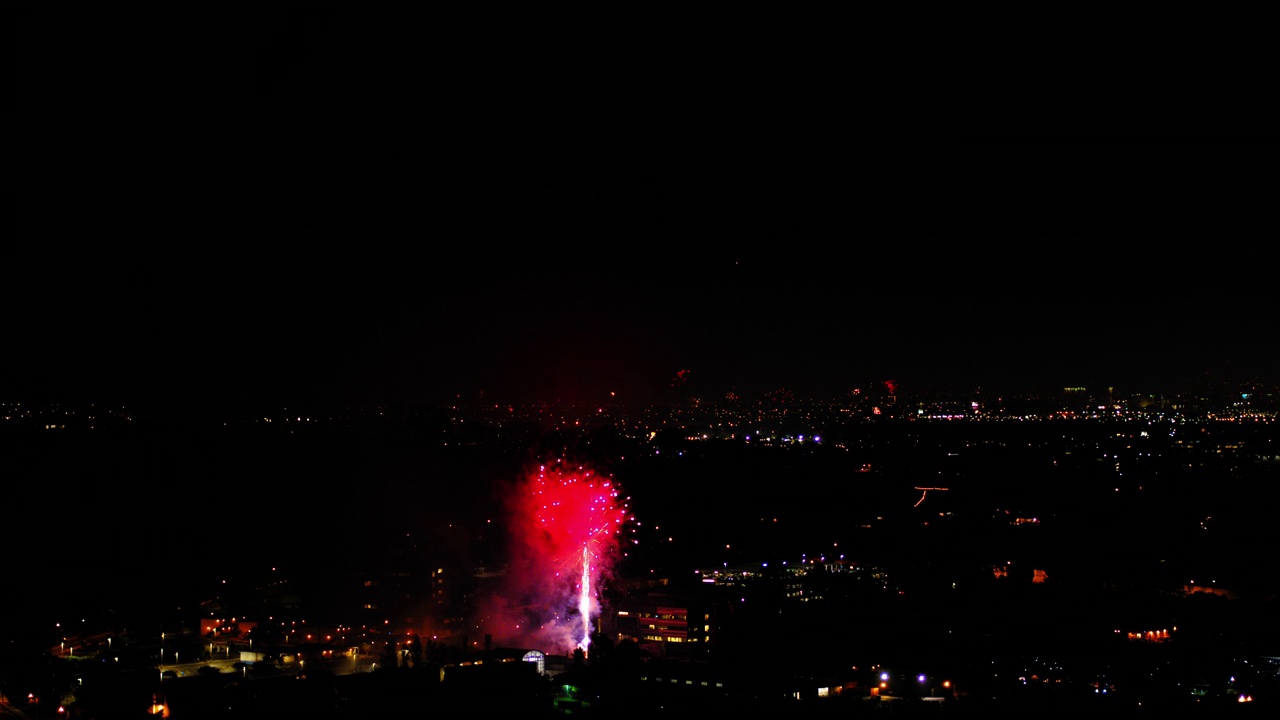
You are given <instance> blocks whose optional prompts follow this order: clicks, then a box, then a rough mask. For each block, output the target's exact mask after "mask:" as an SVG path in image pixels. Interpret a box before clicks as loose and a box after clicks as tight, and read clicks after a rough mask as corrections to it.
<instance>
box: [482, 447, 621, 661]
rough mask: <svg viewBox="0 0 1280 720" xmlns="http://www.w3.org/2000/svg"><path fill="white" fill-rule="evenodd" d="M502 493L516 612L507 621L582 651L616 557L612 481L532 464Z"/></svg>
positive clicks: (526, 633) (529, 634)
mask: <svg viewBox="0 0 1280 720" xmlns="http://www.w3.org/2000/svg"><path fill="white" fill-rule="evenodd" d="M509 499H510V511H511V518H510V522H509V528H510V531H511V540H512V555H513V566H512V572H511V573H510V577H509V579H508V586H507V588H506V592H507V593H509V594H510V597H511V598H513V601H514V603H515V605H516V606H518V607H519V608H520V613H519V615H520V617H519V618H508V620H507V622H508V623H509V624H512V626H513V627H514V626H516V625H518V626H519V627H520V629H521V630H520V633H519V636H520V637H521V638H522V639H524V640H526V641H530V640H531V641H534V642H541V643H548V644H551V645H553V646H555V647H556V649H558V650H562V651H565V652H568V651H571V650H573V649H575V648H578V649H581V650H582V651H583V652H584V653H585V652H586V651H587V646H588V645H589V643H590V638H591V628H592V621H593V620H594V619H595V618H597V617H599V615H600V600H599V598H598V596H597V593H598V589H599V587H600V585H601V581H602V580H603V579H605V578H607V577H609V576H610V575H611V574H612V572H613V569H614V565H615V563H616V562H617V560H618V559H619V558H620V556H621V545H622V542H623V535H624V533H625V532H626V531H627V521H628V520H629V519H630V516H629V511H628V509H627V507H626V503H625V501H624V500H623V499H621V498H619V496H618V488H617V486H616V484H615V483H613V482H612V481H611V480H609V479H607V478H601V477H598V476H597V475H596V474H595V472H594V471H592V470H591V469H588V468H584V467H581V466H578V467H572V468H571V467H566V466H565V464H564V463H552V464H550V465H542V466H540V467H538V468H537V469H536V470H535V471H533V472H531V473H529V474H528V476H527V477H526V478H525V479H524V481H523V482H522V483H521V484H520V485H519V486H518V488H517V491H516V492H515V493H513V494H512V496H511V497H510V498H509ZM505 614H506V615H508V616H509V615H511V611H510V609H508V610H507V611H506V613H505Z"/></svg>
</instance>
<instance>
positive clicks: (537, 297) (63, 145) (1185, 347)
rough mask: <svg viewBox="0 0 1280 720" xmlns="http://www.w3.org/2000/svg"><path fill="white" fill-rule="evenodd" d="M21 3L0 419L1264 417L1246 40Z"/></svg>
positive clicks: (959, 26) (1252, 56)
mask: <svg viewBox="0 0 1280 720" xmlns="http://www.w3.org/2000/svg"><path fill="white" fill-rule="evenodd" d="M15 7H16V9H15V10H14V11H13V12H14V15H13V18H12V19H14V20H15V22H12V23H8V24H7V28H8V29H7V30H6V31H5V32H6V34H7V35H9V37H6V39H5V40H6V48H7V49H6V50H5V53H6V58H7V59H8V60H9V61H10V62H9V63H8V67H9V68H10V69H11V71H12V72H13V74H14V75H15V76H16V77H15V83H14V84H13V89H12V90H11V91H10V93H9V95H10V100H11V101H13V100H16V101H17V102H9V103H7V104H8V105H9V106H10V107H11V108H14V109H13V110H11V113H12V117H11V119H12V120H13V121H14V124H13V125H12V126H11V127H12V130H11V131H10V132H9V133H8V135H7V138H8V141H7V142H6V146H7V147H6V150H5V151H4V152H5V175H6V179H7V182H6V188H7V189H6V194H5V199H4V209H5V213H4V218H5V220H4V222H5V225H6V232H5V235H6V236H7V241H6V243H5V247H6V248H8V249H7V250H6V252H5V258H4V262H3V263H0V281H2V282H3V288H2V291H3V294H4V303H3V305H2V306H0V322H2V323H3V327H4V336H3V341H2V342H3V344H2V345H0V396H6V397H7V396H12V397H18V398H22V399H39V398H52V399H85V398H88V399H93V398H102V399H112V400H121V401H126V402H135V403H137V402H147V403H152V402H154V403H174V404H180V403H186V402H197V403H230V402H236V401H242V400H243V401H260V402H268V403H274V402H286V403H310V402H322V403H331V402H343V403H349V402H350V403H354V402H360V403H372V402H405V403H412V402H437V401H440V400H442V399H444V398H448V397H451V396H454V395H456V394H462V395H463V396H464V397H472V398H474V397H478V396H480V394H481V393H483V394H484V397H486V398H493V399H495V400H498V401H501V400H504V399H512V400H526V399H541V400H555V399H559V400H566V401H574V402H599V401H603V400H606V399H607V398H609V397H610V396H609V395H608V393H610V392H616V393H617V396H615V397H616V399H617V400H618V401H627V400H636V401H640V402H647V401H651V400H655V399H663V398H669V397H670V396H671V388H670V383H671V381H672V379H673V378H674V377H675V375H676V373H677V372H678V371H680V370H688V371H690V373H689V375H688V377H689V378H690V380H689V382H690V383H695V384H696V387H697V389H698V390H699V391H700V392H705V393H707V394H710V395H712V396H717V395H719V394H722V393H724V392H727V391H735V392H738V393H740V394H742V395H744V396H751V395H754V394H758V393H761V392H767V391H769V390H773V389H778V388H788V389H791V390H793V391H794V392H797V393H798V394H834V393H841V392H845V391H847V390H848V389H850V388H853V387H858V386H865V385H866V384H867V383H872V382H878V381H880V380H885V379H890V378H893V379H896V380H898V381H899V382H900V383H909V384H913V385H924V384H930V383H955V384H960V385H975V384H982V385H997V384H1009V385H1014V386H1016V385H1035V386H1048V387H1060V386H1062V385H1064V384H1091V383H1097V384H1112V385H1120V386H1127V387H1134V388H1135V389H1142V388H1141V387H1139V386H1142V385H1144V384H1150V383H1156V382H1161V383H1164V382H1169V383H1182V382H1185V381H1188V380H1189V379H1190V378H1192V377H1195V376H1198V375H1200V374H1202V373H1204V372H1208V371H1211V372H1215V373H1227V374H1236V375H1240V376H1249V375H1254V374H1264V373H1265V374H1267V375H1269V376H1270V379H1271V380H1273V381H1274V380H1276V378H1275V373H1274V368H1275V367H1277V366H1280V365H1278V364H1277V358H1276V354H1275V353H1276V351H1275V348H1274V346H1275V345H1276V343H1275V341H1274V337H1273V335H1274V321H1273V317H1274V315H1275V313H1274V310H1275V307H1276V303H1275V301H1274V299H1273V298H1274V297H1275V295H1274V291H1273V285H1274V283H1273V280H1272V278H1273V276H1274V275H1273V270H1274V268H1275V260H1274V259H1273V258H1274V253H1273V252H1272V251H1271V250H1270V246H1271V245H1272V244H1273V243H1274V238H1275V233H1274V229H1275V222H1274V219H1273V215H1272V212H1271V207H1272V204H1273V198H1274V197H1275V196H1276V195H1275V183H1274V166H1275V162H1274V161H1275V159H1276V157H1275V139H1274V133H1273V128H1274V127H1275V123H1274V122H1273V121H1274V119H1275V115H1276V112H1275V110H1276V105H1275V100H1274V99H1273V97H1274V94H1273V93H1270V92H1268V91H1267V87H1268V83H1267V82H1265V81H1266V80H1267V78H1266V76H1264V70H1263V68H1264V64H1263V62H1262V61H1263V60H1264V59H1265V55H1266V52H1265V51H1264V48H1265V47H1266V43H1264V42H1263V41H1264V40H1265V38H1264V37H1263V31H1262V29H1261V28H1262V27H1265V24H1264V23H1260V21H1261V20H1262V17H1261V12H1260V10H1259V9H1258V7H1257V6H1256V5H1252V4H1247V3H1238V4H1230V3H1228V4H1218V5H1214V6H1213V9H1212V10H1210V9H1209V5H1207V4H1205V5H1199V4H1196V3H1173V4H1168V5H1162V7H1161V9H1160V11H1159V12H1157V11H1156V10H1155V7H1154V5H1152V4H1149V3H1119V4H1101V3H1098V4H1092V3H1079V4H1075V3H1065V2H1063V3H1030V4H1028V3H1018V4H1012V3H1009V4H1006V3H965V2H958V3H812V4H805V3H800V4H790V3H746V4H743V5H740V6H738V7H736V8H735V7H731V6H730V5H729V4H725V3H693V4H689V5H682V4H674V3H654V4H646V3H643V2H623V3H600V4H595V3H591V4H586V3H582V4H578V3H557V4H542V5H539V4H536V3H481V4H477V5H468V4H463V3H435V4H431V3H424V4H418V3H373V4H356V3H350V4H348V3H315V4H309V3H303V2H298V3H274V4H271V3H269V4H265V5H257V6H254V5H253V4H236V3H232V4H228V5H222V4H218V3H192V4H189V5H187V4H145V3H144V4H116V5H112V4H109V3H105V4H98V3H87V4H81V5H77V4H71V5H62V6H60V7H62V8H66V9H68V12H58V11H57V10H56V9H50V8H49V7H48V6H45V5H42V4H39V3H31V4H21V3H20V4H17V5H16V6H15ZM1029 8H1034V9H1029Z"/></svg>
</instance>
